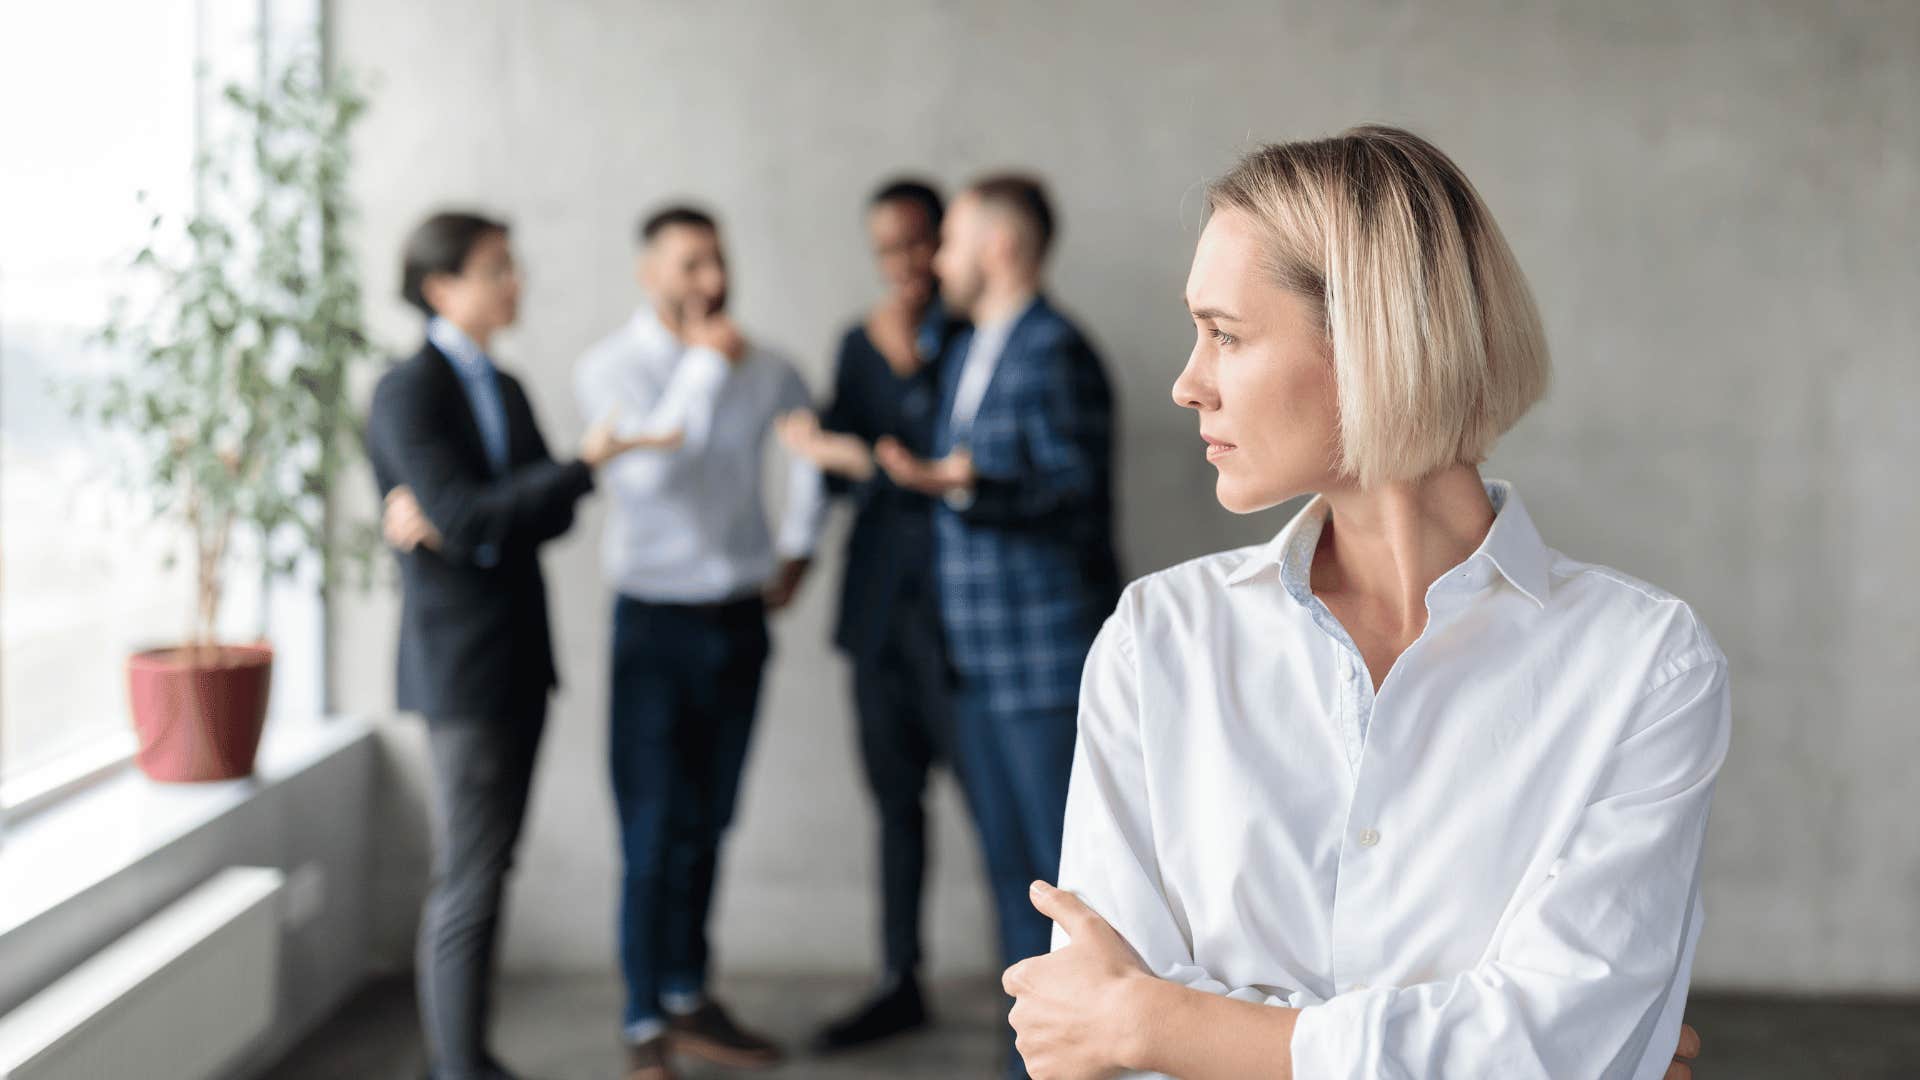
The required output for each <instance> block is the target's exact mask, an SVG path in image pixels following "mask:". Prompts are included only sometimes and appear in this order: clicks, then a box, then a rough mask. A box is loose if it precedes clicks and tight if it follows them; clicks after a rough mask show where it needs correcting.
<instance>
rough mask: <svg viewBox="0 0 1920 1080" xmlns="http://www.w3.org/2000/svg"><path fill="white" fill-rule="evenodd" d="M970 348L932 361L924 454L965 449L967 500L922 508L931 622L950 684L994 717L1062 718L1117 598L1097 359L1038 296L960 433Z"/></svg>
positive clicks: (1107, 424) (960, 345) (1106, 406)
mask: <svg viewBox="0 0 1920 1080" xmlns="http://www.w3.org/2000/svg"><path fill="white" fill-rule="evenodd" d="M971 341H972V331H971V330H970V329H969V330H962V331H960V332H958V333H956V334H954V335H953V336H952V337H951V338H950V339H949V340H948V341H947V343H946V348H945V349H944V350H943V355H942V359H941V364H940V380H941V392H940V408H939V411H938V412H937V413H936V420H935V430H934V447H933V452H934V454H935V456H941V455H945V454H947V453H948V452H950V451H952V450H954V449H955V448H957V447H961V446H964V447H966V448H967V449H968V450H969V451H970V452H971V453H972V454H973V464H974V469H975V472H976V473H977V474H978V480H977V482H976V484H975V488H974V496H973V501H972V502H971V504H969V505H966V506H964V507H956V506H955V505H952V504H949V503H942V504H940V505H939V506H937V508H936V509H935V512H934V549H935V550H934V553H935V560H936V565H937V567H938V571H939V580H940V608H941V618H942V621H943V622H944V624H945V627H946V631H947V644H948V648H949V650H950V652H951V655H952V660H953V665H954V668H955V670H956V671H957V672H958V673H959V675H960V677H961V679H962V682H963V683H964V684H966V685H967V686H968V687H969V688H971V689H973V690H975V691H977V692H984V694H985V698H986V705H987V707H988V708H990V709H992V710H993V711H995V712H999V713H1009V712H1025V711H1033V710H1057V709H1062V708H1067V709H1071V708H1073V707H1074V706H1075V704H1076V702H1077V701H1078V700H1079V696H1080V668H1081V665H1082V664H1083V663H1084V662H1085V661H1086V657H1087V649H1088V648H1089V647H1090V646H1091V645H1092V644H1093V638H1094V635H1095V634H1096V633H1098V632H1099V630H1100V625H1101V623H1102V622H1103V621H1105V619H1106V617H1107V615H1109V614H1110V613H1111V612H1112V611H1113V606H1114V604H1115V602H1116V601H1117V600H1118V598H1119V590H1120V580H1119V579H1120V572H1119V568H1118V566H1117V564H1116V560H1115V558H1114V552H1113V537H1112V529H1113V490H1112V488H1113V395H1112V392H1111V391H1110V389H1109V388H1108V385H1107V377H1106V373H1105V372H1104V371H1103V370H1102V369H1101V364H1100V357H1099V356H1098V355H1097V354H1095V353H1094V351H1093V347H1092V346H1091V345H1090V344H1088V342H1087V339H1086V338H1085V337H1084V336H1083V335H1082V334H1081V333H1080V330H1079V328H1077V327H1075V326H1074V325H1073V323H1072V322H1070V321H1068V319H1067V318H1066V316H1064V315H1062V314H1061V313H1060V312H1058V311H1056V310H1055V309H1054V308H1053V306H1052V305H1050V304H1049V303H1047V301H1046V299H1045V298H1039V299H1036V300H1035V301H1034V302H1033V304H1032V306H1030V307H1029V308H1027V310H1026V311H1025V312H1023V313H1022V314H1021V315H1020V316H1019V318H1018V320H1017V321H1016V322H1015V323H1014V326H1013V329H1012V331H1011V332H1010V333H1009V335H1008V337H1007V343H1006V346H1005V348H1004V349H1003V350H1002V352H1001V354H1000V359H999V361H998V363H997V364H996V365H995V367H994V371H993V378H992V380H991V381H990V382H989V383H988V384H987V389H986V393H985V396H983V397H982V398H981V399H980V407H979V410H978V412H977V413H976V414H975V416H974V418H973V421H972V423H971V424H968V425H966V426H964V427H962V428H961V429H959V430H955V426H954V424H953V422H952V417H953V402H954V394H955V391H956V389H957V388H958V385H959V381H960V369H961V367H962V366H963V364H964V361H965V359H966V355H967V347H968V345H969V344H970V343H971Z"/></svg>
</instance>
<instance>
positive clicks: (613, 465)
mask: <svg viewBox="0 0 1920 1080" xmlns="http://www.w3.org/2000/svg"><path fill="white" fill-rule="evenodd" d="M574 390H575V393H576V394H577V396H578V398H579V403H580V411H581V413H582V415H584V416H585V418H586V420H587V422H588V423H593V422H595V421H597V420H599V419H600V418H601V417H603V416H605V415H606V414H607V412H608V411H609V410H617V412H618V416H619V421H618V424H619V427H620V430H621V431H622V432H623V433H626V434H633V433H637V432H645V433H648V434H655V435H661V434H666V433H668V432H671V431H676V430H678V431H680V432H682V433H683V434H684V436H685V442H684V443H683V444H682V445H681V446H680V447H679V448H678V449H675V450H647V449H642V450H635V451H633V452H631V453H628V454H623V455H621V456H620V457H618V458H615V459H614V460H613V461H611V462H609V463H608V464H607V465H606V466H605V468H604V469H603V475H602V477H601V485H602V486H603V487H604V488H605V489H606V490H607V491H608V493H609V495H610V496H611V505H610V508H609V513H608V517H607V528H606V535H605V537H604V540H603V543H602V556H603V559H602V561H603V565H604V568H605V571H606V577H607V581H608V583H609V584H611V585H612V586H613V588H614V589H615V590H616V591H618V592H620V593H622V594H624V595H627V596H631V597H634V598H636V599H640V600H650V601H654V602H656V603H677V604H703V603H717V602H720V601H723V600H730V599H733V598H736V597H739V596H743V595H746V594H748V593H751V592H753V591H755V590H757V589H759V588H760V587H761V586H762V585H764V584H765V583H766V582H767V580H768V579H769V578H770V577H771V576H772V574H773V570H774V555H775V550H776V546H777V550H778V553H779V555H780V556H781V557H784V558H804V557H807V556H810V555H811V554H812V552H813V548H814V544H815V543H816V541H817V540H818V539H819V536H820V527H821V523H822V521H823V520H824V518H825V511H826V504H825V497H824V494H823V492H822V487H821V483H820V473H819V470H817V469H816V468H814V466H813V465H812V464H810V463H808V462H806V461H804V460H801V459H798V458H793V459H790V460H789V461H788V464H787V498H786V506H785V508H784V511H783V513H782V516H781V523H780V533H779V537H778V542H777V545H776V543H775V540H774V538H773V537H772V536H770V535H769V531H768V528H767V517H766V508H765V500H764V497H763V492H762V484H761V476H762V473H763V471H764V465H765V455H766V445H767V435H768V432H769V431H770V430H771V426H772V424H773V420H774V418H775V417H777V416H779V415H780V414H782V413H785V412H787V411H788V410H791V409H801V408H808V407H810V406H811V404H812V402H811V400H810V398H809V397H808V395H807V388H806V384H805V383H803V382H802V381H801V380H800V376H799V375H798V374H797V373H796V372H795V371H794V369H793V365H791V364H789V363H788V362H787V361H786V360H785V359H783V358H781V357H779V356H777V355H775V354H773V353H771V352H768V351H766V350H764V349H761V348H758V347H755V346H749V348H748V352H747V355H746V356H745V358H743V359H742V360H740V361H739V362H738V363H737V364H734V363H729V362H728V361H727V358H726V357H724V356H722V355H720V354H719V353H718V352H715V351H714V350H712V349H707V348H689V347H687V346H686V345H684V344H682V343H681V342H680V340H679V339H678V338H676V337H674V336H673V334H672V332H671V331H669V330H668V329H667V327H666V325H665V324H663V323H662V322H661V321H660V319H659V317H658V316H657V315H655V314H654V312H653V309H652V308H650V307H648V308H643V309H642V310H641V311H640V312H639V313H638V314H636V315H635V316H634V317H633V318H632V319H631V320H630V321H629V322H628V323H627V324H626V325H624V326H622V327H621V328H620V329H618V330H616V331H614V332H613V333H612V334H611V335H609V336H608V337H607V338H606V339H604V340H602V341H601V342H599V343H598V344H596V345H594V346H593V347H592V348H591V349H588V350H587V352H586V355H584V356H582V357H581V359H580V363H579V366H578V367H577V368H576V369H575V372H574Z"/></svg>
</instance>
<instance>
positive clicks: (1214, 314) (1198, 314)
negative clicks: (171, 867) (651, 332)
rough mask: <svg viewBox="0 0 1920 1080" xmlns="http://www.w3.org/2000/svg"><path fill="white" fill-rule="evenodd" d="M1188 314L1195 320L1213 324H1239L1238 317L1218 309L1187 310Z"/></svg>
mask: <svg viewBox="0 0 1920 1080" xmlns="http://www.w3.org/2000/svg"><path fill="white" fill-rule="evenodd" d="M1187 312H1188V314H1190V315H1192V316H1193V317H1194V318H1196V319H1210V320H1212V321H1213V322H1240V321H1241V319H1240V317H1239V316H1238V315H1232V314H1229V313H1227V312H1225V311H1221V310H1220V309H1219V308H1188V309H1187Z"/></svg>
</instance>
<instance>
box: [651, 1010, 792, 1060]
mask: <svg viewBox="0 0 1920 1080" xmlns="http://www.w3.org/2000/svg"><path fill="white" fill-rule="evenodd" d="M667 1039H668V1041H669V1043H670V1044H671V1045H672V1047H673V1050H674V1052H675V1053H678V1054H690V1055H692V1056H694V1057H697V1058H704V1059H706V1060H708V1061H711V1062H713V1063H714V1064H715V1065H725V1066H727V1067H728V1068H731V1069H764V1068H766V1067H767V1066H769V1065H778V1064H779V1063H780V1059H781V1057H783V1056H784V1055H782V1054H781V1052H780V1047H779V1046H777V1045H776V1044H775V1043H774V1041H773V1040H772V1039H769V1038H767V1037H766V1036H764V1035H757V1034H755V1033H754V1032H751V1031H748V1030H746V1029H745V1028H742V1027H741V1026H740V1025H738V1024H736V1023H734V1022H733V1017H731V1016H728V1015H727V1010H726V1009H724V1008H722V1007H721V1006H720V1003H719V1002H717V1001H715V1000H713V999H712V998H708V999H707V1001H706V1003H705V1004H703V1005H701V1006H700V1007H699V1008H698V1009H695V1010H694V1011H693V1012H690V1013H686V1014H685V1015H681V1016H671V1015H670V1016H668V1017H667Z"/></svg>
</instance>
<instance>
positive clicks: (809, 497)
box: [774, 367, 827, 559]
mask: <svg viewBox="0 0 1920 1080" xmlns="http://www.w3.org/2000/svg"><path fill="white" fill-rule="evenodd" d="M811 405H812V399H811V398H810V397H809V395H808V394H807V384H806V383H805V382H803V381H801V378H800V376H799V374H797V373H796V372H795V371H794V370H793V369H792V368H791V367H788V368H786V369H785V370H784V371H783V372H782V373H781V388H780V397H779V407H778V408H777V409H776V410H775V415H784V414H785V413H788V412H790V411H792V410H794V409H805V408H809V407H810V406H811ZM826 519H827V490H826V485H825V484H824V483H823V482H822V481H821V477H820V469H819V467H818V466H816V465H814V464H813V462H811V461H808V460H807V459H805V458H802V457H796V456H793V455H788V457H787V499H786V504H785V506H784V507H783V508H782V510H781V513H780V531H779V533H778V535H777V538H776V540H775V544H774V546H775V547H776V548H777V549H778V551H779V553H780V556H781V558H785V559H808V558H812V557H813V549H814V547H815V546H816V545H817V544H818V543H819V542H820V531H821V529H822V528H824V527H825V525H826Z"/></svg>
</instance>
